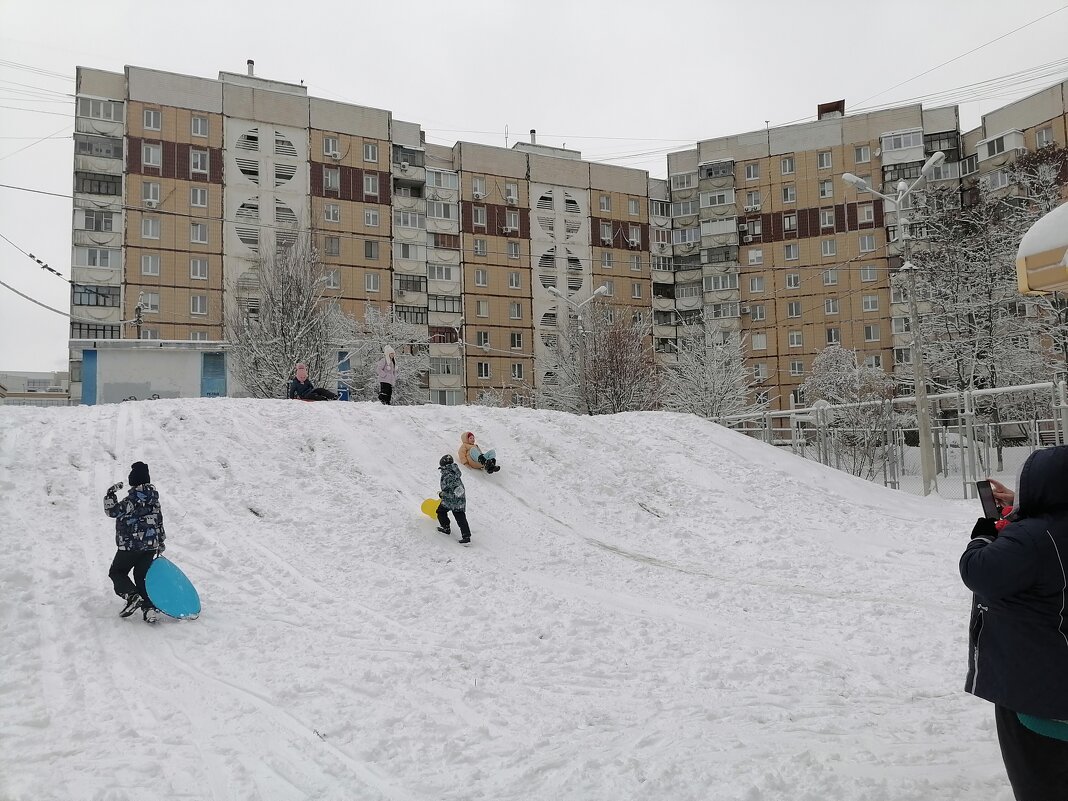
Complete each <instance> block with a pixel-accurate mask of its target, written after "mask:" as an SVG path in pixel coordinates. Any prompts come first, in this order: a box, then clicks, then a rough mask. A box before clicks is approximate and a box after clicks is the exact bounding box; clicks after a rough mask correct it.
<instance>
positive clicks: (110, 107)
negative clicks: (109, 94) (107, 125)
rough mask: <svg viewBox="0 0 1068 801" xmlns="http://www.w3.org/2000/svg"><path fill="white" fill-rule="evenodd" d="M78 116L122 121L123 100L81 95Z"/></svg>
mask: <svg viewBox="0 0 1068 801" xmlns="http://www.w3.org/2000/svg"><path fill="white" fill-rule="evenodd" d="M78 116H79V117H92V118H93V119H94V120H115V121H117V122H122V102H121V101H114V100H94V99H92V98H90V97H80V98H78Z"/></svg>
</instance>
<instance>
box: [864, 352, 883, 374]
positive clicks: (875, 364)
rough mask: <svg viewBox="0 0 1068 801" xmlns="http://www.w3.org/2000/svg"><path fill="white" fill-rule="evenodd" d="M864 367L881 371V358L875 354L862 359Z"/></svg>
mask: <svg viewBox="0 0 1068 801" xmlns="http://www.w3.org/2000/svg"><path fill="white" fill-rule="evenodd" d="M864 366H865V367H868V368H871V369H873V370H881V369H882V367H883V357H882V355H881V354H878V353H875V354H873V355H871V356H865V357H864Z"/></svg>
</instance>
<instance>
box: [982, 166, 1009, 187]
mask: <svg viewBox="0 0 1068 801" xmlns="http://www.w3.org/2000/svg"><path fill="white" fill-rule="evenodd" d="M986 181H987V187H988V188H989V189H1004V188H1005V187H1006V186H1008V185H1009V174H1008V173H1007V172H1005V170H996V171H994V172H992V173H990V175H988V176H987V179H986Z"/></svg>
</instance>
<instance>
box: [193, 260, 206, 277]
mask: <svg viewBox="0 0 1068 801" xmlns="http://www.w3.org/2000/svg"><path fill="white" fill-rule="evenodd" d="M189 277H190V278H192V279H193V280H195V281H207V280H208V260H207V259H190V260H189Z"/></svg>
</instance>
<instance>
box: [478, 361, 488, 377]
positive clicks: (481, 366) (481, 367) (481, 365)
mask: <svg viewBox="0 0 1068 801" xmlns="http://www.w3.org/2000/svg"><path fill="white" fill-rule="evenodd" d="M478 377H479V378H489V377H490V366H489V362H478Z"/></svg>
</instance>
